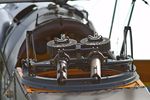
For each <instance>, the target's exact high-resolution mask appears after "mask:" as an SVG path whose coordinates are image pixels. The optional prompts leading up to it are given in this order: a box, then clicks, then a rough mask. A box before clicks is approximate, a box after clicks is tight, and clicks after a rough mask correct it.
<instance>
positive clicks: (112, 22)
mask: <svg viewBox="0 0 150 100" xmlns="http://www.w3.org/2000/svg"><path fill="white" fill-rule="evenodd" d="M117 3H118V0H116V1H115V6H114V11H113V16H112V21H111V27H110V32H109V39H110V38H111V34H112V29H113V25H114V19H115V15H116V8H117Z"/></svg>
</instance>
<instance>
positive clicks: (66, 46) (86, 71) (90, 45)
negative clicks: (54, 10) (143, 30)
mask: <svg viewBox="0 0 150 100" xmlns="http://www.w3.org/2000/svg"><path fill="white" fill-rule="evenodd" d="M47 51H48V54H49V59H48V60H47V61H42V62H36V61H34V60H32V59H30V60H28V61H25V63H29V67H25V66H24V67H25V68H27V69H28V70H29V71H30V72H29V75H26V76H24V77H23V83H24V84H26V85H28V86H31V87H34V88H45V89H50V90H58V91H65V92H69V91H89V90H99V89H107V88H114V87H116V86H121V85H124V84H128V83H131V82H133V81H135V80H137V79H138V75H137V73H136V71H135V66H134V65H133V64H132V62H133V59H132V58H131V57H130V56H128V57H127V58H125V57H117V58H118V59H117V58H116V57H115V55H114V54H113V52H111V51H110V40H109V39H107V38H104V37H102V36H100V35H97V34H95V35H94V36H91V35H89V36H88V37H86V38H84V39H82V40H80V42H77V41H76V40H74V39H70V38H69V37H67V36H65V35H64V34H62V35H61V37H60V38H54V40H51V41H49V42H48V43H47ZM25 63H24V65H26V64H25ZM25 68H24V69H25ZM42 71H43V72H45V71H48V73H50V74H49V75H48V76H42V74H39V73H40V72H42ZM24 73H25V71H24ZM33 84H34V85H33ZM81 87H82V88H81Z"/></svg>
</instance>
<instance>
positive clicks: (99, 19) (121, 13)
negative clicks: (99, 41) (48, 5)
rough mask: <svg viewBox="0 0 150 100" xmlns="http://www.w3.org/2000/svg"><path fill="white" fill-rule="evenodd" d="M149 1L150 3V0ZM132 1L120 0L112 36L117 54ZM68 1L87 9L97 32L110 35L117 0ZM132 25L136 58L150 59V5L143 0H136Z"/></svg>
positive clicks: (113, 48)
mask: <svg viewBox="0 0 150 100" xmlns="http://www.w3.org/2000/svg"><path fill="white" fill-rule="evenodd" d="M147 1H148V2H149V3H150V0H147ZM131 2H132V0H118V4H117V9H116V15H115V20H114V27H113V30H112V36H111V50H112V51H114V52H115V54H116V55H117V54H119V53H120V49H121V45H122V41H123V29H124V26H126V25H127V22H128V17H129V14H130V13H129V12H130V8H131ZM68 3H69V4H71V5H74V6H77V7H78V8H79V9H85V10H87V11H88V12H89V19H90V20H91V21H92V22H93V24H94V27H95V28H96V32H97V33H98V34H100V35H102V36H103V37H109V32H110V25H111V19H112V14H113V9H114V4H115V0H81V1H77V2H68ZM130 26H131V28H132V33H133V47H134V50H133V51H134V59H150V6H149V5H146V4H145V3H144V2H143V1H142V0H136V3H135V9H134V12H133V16H132V19H131V24H130ZM129 54H130V52H129Z"/></svg>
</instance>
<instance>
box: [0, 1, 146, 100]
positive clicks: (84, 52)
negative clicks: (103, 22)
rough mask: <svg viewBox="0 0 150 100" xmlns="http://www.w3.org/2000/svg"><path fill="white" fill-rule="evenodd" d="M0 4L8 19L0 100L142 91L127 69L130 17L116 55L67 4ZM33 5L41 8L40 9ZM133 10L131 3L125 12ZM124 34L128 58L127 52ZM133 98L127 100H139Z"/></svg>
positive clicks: (131, 68) (133, 69) (134, 74)
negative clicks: (129, 8)
mask: <svg viewBox="0 0 150 100" xmlns="http://www.w3.org/2000/svg"><path fill="white" fill-rule="evenodd" d="M69 1H72V2H73V1H74V0H69ZM0 2H2V3H8V4H7V5H6V6H5V7H4V8H5V10H6V11H7V12H8V14H9V15H11V18H12V22H11V23H10V27H9V28H8V29H9V30H8V31H7V36H6V38H5V39H4V41H3V42H1V43H2V49H1V55H2V57H1V58H2V61H3V66H4V67H3V73H2V91H1V94H2V100H3V99H4V100H7V99H8V98H11V99H12V100H21V99H23V100H41V99H43V98H45V99H44V100H49V99H50V98H51V96H52V97H53V98H52V99H59V98H60V100H62V99H61V98H62V97H64V95H66V96H67V95H68V97H66V98H67V99H64V100H70V98H71V99H73V100H74V98H73V97H75V95H72V93H73V94H77V95H78V97H79V98H80V97H81V98H80V99H83V98H84V99H85V98H86V96H87V94H90V95H91V96H92V94H93V95H96V94H97V96H94V99H93V98H92V100H95V99H96V98H97V99H96V100H99V99H100V98H103V97H101V96H102V95H107V96H108V95H109V94H107V93H108V92H109V93H111V92H112V91H114V90H117V91H121V92H119V93H120V94H124V93H125V95H126V96H128V95H127V94H126V92H127V91H128V90H122V89H127V88H132V89H133V91H135V90H134V88H135V87H136V88H141V87H142V89H141V90H142V91H144V90H145V88H143V87H144V85H143V83H142V82H141V81H140V79H139V75H138V74H137V72H136V66H135V65H134V64H133V61H134V59H133V44H132V31H131V27H130V20H131V19H130V18H131V17H132V11H131V16H130V18H129V23H128V25H127V26H125V29H124V39H123V43H122V48H121V51H120V54H119V55H116V54H115V53H114V51H113V50H112V48H111V39H110V37H109V38H107V37H104V36H103V35H102V34H100V33H97V31H96V29H95V28H94V25H93V24H92V22H91V21H90V20H89V13H88V12H87V11H86V10H79V9H78V8H77V7H74V6H71V5H69V4H67V2H68V0H48V1H47V0H33V1H32V0H21V1H18V0H12V1H11V0H5V1H3V0H0ZM15 2H17V3H15ZM24 2H25V3H24ZM26 2H27V3H26ZM28 2H32V3H28ZM33 2H34V3H33ZM36 2H47V3H46V4H44V6H42V7H41V6H40V4H38V3H36ZM9 3H10V4H9ZM11 3H13V4H11ZM116 3H117V2H116ZM134 4H135V0H133V1H132V3H131V7H133V8H134ZM115 8H116V5H115ZM115 8H114V14H115ZM113 20H114V18H112V25H111V26H112V27H113ZM128 34H129V37H130V46H131V47H130V52H131V54H128V52H127V51H128V49H127V46H128V45H127V44H128V43H129V42H127V39H126V38H127V35H128ZM107 90H111V91H108V92H106V91H107ZM104 91H105V92H104ZM130 92H132V90H131V91H130ZM78 93H79V94H78ZM80 93H81V94H80ZM86 93H87V94H86ZM115 93H116V92H115ZM134 93H135V94H136V95H138V94H139V92H134ZM144 93H145V95H146V96H147V97H148V96H149V95H148V94H146V92H145V91H144ZM18 94H19V95H18ZM57 94H59V95H57ZM82 94H83V95H82ZM85 95H86V96H85ZM107 96H106V97H107ZM119 96H120V95H119ZM126 96H125V97H126ZM138 96H139V95H138ZM138 96H137V97H136V98H132V99H133V100H135V99H136V100H139V99H140V98H138ZM114 97H115V96H114ZM89 98H91V97H89ZM120 98H121V99H122V98H124V96H120ZM104 100H107V98H104ZM123 100H124V99H123ZM145 100H146V99H145Z"/></svg>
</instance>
